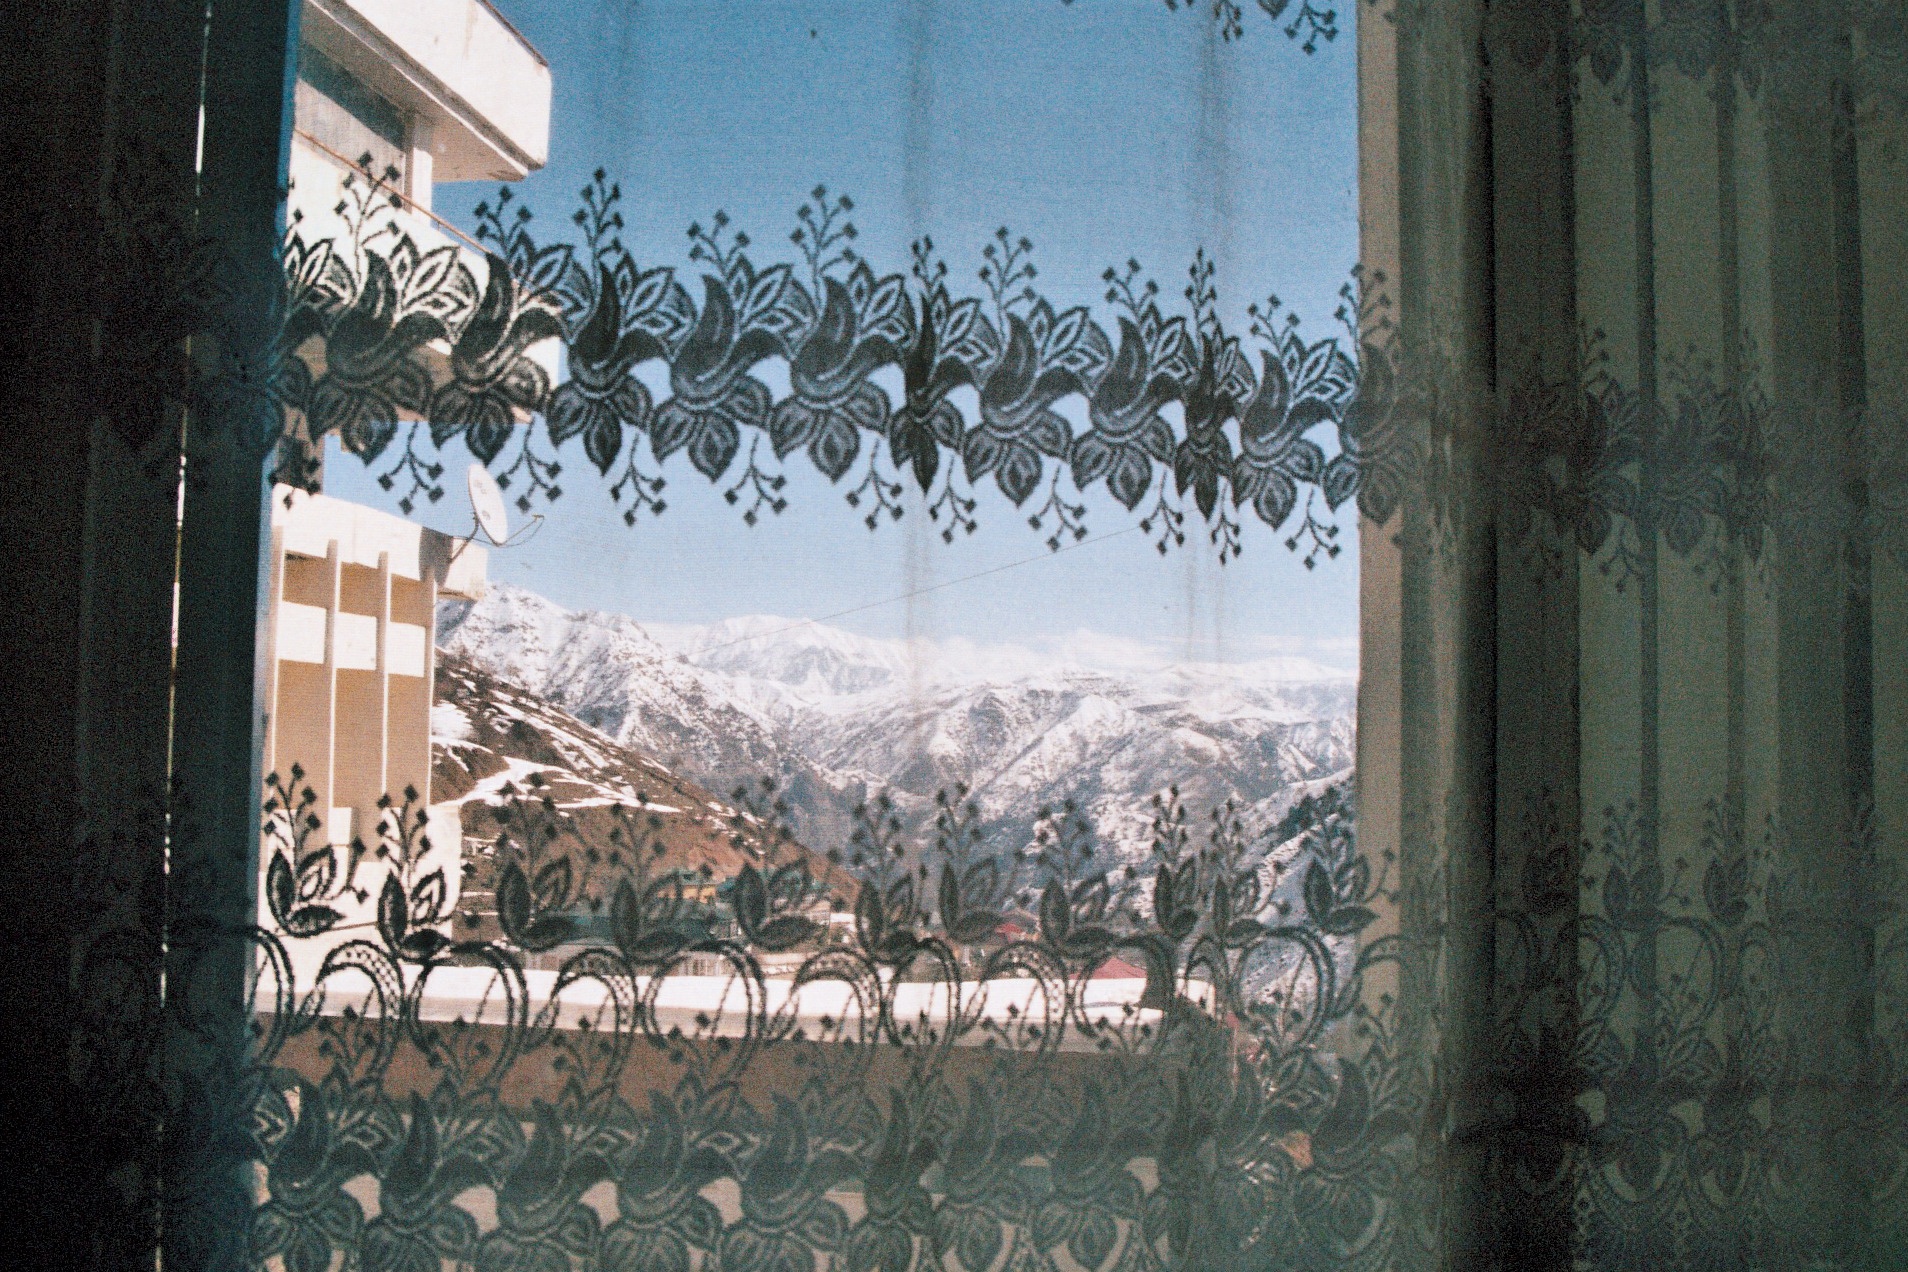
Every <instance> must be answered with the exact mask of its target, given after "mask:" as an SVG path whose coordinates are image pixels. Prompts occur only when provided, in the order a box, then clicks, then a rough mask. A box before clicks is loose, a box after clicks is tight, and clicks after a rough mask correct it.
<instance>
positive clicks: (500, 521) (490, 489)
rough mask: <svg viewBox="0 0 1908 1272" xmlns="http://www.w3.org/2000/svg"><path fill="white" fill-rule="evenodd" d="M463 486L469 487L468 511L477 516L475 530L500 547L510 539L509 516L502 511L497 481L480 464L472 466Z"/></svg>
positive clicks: (502, 502)
mask: <svg viewBox="0 0 1908 1272" xmlns="http://www.w3.org/2000/svg"><path fill="white" fill-rule="evenodd" d="M464 484H465V485H467V486H468V487H470V510H471V511H472V512H473V513H475V514H476V516H477V528H478V529H479V530H482V531H483V532H484V537H485V538H486V539H489V540H490V541H491V542H492V543H494V544H496V545H497V546H498V547H502V546H503V545H504V543H505V541H506V540H508V539H509V538H510V514H509V513H508V512H506V511H505V510H504V498H503V491H501V490H499V489H497V479H496V478H495V477H492V476H491V475H490V470H489V469H488V468H485V467H484V466H483V465H482V464H472V465H471V466H470V471H469V473H467V474H466V475H465V483H464Z"/></svg>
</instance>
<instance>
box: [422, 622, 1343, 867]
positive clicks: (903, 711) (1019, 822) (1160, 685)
mask: <svg viewBox="0 0 1908 1272" xmlns="http://www.w3.org/2000/svg"><path fill="white" fill-rule="evenodd" d="M438 630H439V639H440V641H441V642H442V643H443V645H444V647H445V648H446V649H448V650H450V651H451V652H453V653H455V654H457V655H460V656H462V657H464V658H468V659H470V660H472V661H473V662H475V663H477V664H478V665H481V666H483V667H485V668H486V669H488V670H489V671H490V672H491V673H492V674H494V675H496V676H498V677H500V678H502V679H505V680H508V681H511V682H513V683H515V684H517V685H519V686H522V687H523V688H524V689H526V690H528V691H529V692H530V693H532V694H535V695H538V696H540V697H542V698H544V699H546V700H547V701H549V702H551V703H553V704H555V705H557V706H559V707H561V708H562V709H563V710H564V711H567V712H569V713H570V714H572V715H574V716H576V717H577V718H579V719H581V720H582V721H584V722H585V723H587V724H589V725H591V726H593V727H594V728H596V729H598V730H601V731H602V732H603V733H604V734H607V735H608V736H609V737H610V738H611V739H613V740H615V741H616V742H618V743H619V744H622V745H624V746H627V747H630V748H633V749H635V750H638V751H641V752H643V753H644V754H647V755H649V756H653V757H654V758H655V759H656V760H657V761H659V762H660V763H662V764H664V765H666V766H667V767H668V768H669V769H671V770H672V771H674V772H677V773H680V774H682V775H683V776H685V777H687V778H689V779H691V780H693V781H696V782H698V783H700V784H701V785H703V786H705V787H707V788H709V789H710V790H714V791H718V792H726V791H729V790H732V789H733V788H734V787H735V786H737V785H739V784H742V783H748V782H753V781H756V780H758V779H760V778H761V777H764V776H767V777H772V778H774V779H775V780H776V781H777V783H778V784H779V786H780V787H781V790H782V794H783V798H785V799H786V800H787V801H788V803H789V804H790V806H791V812H792V816H791V821H792V822H793V824H794V826H795V828H796V830H797V832H798V833H799V834H800V835H801V836H802V838H803V840H804V842H806V843H807V844H809V845H810V846H811V847H814V848H817V849H823V850H825V849H826V848H828V847H829V846H840V847H842V848H843V849H844V850H845V849H846V846H847V836H848V834H849V833H850V831H851V829H852V813H853V809H854V808H855V806H856V805H857V804H860V803H861V802H863V801H864V800H866V799H868V798H869V797H870V796H871V795H872V794H873V793H874V792H877V791H883V792H886V793H888V794H889V795H890V796H891V797H892V798H893V800H894V801H895V803H896V805H897V806H898V808H899V810H900V812H901V814H902V816H903V819H904V821H907V822H910V823H914V824H917V825H918V824H922V823H925V822H926V821H927V820H928V819H930V817H931V812H932V808H933V800H934V796H935V794H936V792H938V791H941V790H949V789H952V788H953V787H955V786H956V785H964V786H966V787H968V788H969V789H970V791H971V792H972V798H973V799H974V800H975V801H976V802H977V803H978V804H979V806H980V808H981V811H982V814H983V817H984V818H985V820H986V823H987V827H988V835H989V841H990V843H992V844H993V845H994V846H995V847H996V848H997V849H998V850H1000V851H1003V852H1011V851H1014V850H1017V849H1019V848H1021V847H1024V846H1025V845H1026V844H1027V842H1028V839H1029V837H1030V836H1031V834H1032V831H1033V827H1034V824H1035V821H1036V819H1037V817H1038V815H1039V813H1040V811H1041V810H1042V809H1049V808H1058V807H1060V806H1062V805H1063V804H1064V803H1066V802H1067V801H1072V802H1073V803H1074V804H1075V805H1076V806H1077V807H1078V808H1080V809H1081V810H1083V811H1084V812H1085V813H1086V815H1087V816H1088V817H1089V818H1090V819H1091V820H1092V821H1093V823H1094V825H1095V826H1096V828H1097V829H1098V831H1099V833H1100V835H1101V836H1102V838H1104V839H1106V840H1109V841H1111V842H1112V844H1113V845H1114V846H1115V848H1116V852H1117V854H1118V855H1119V856H1120V857H1123V858H1125V859H1128V860H1136V859H1140V858H1143V857H1144V856H1145V854H1146V852H1147V847H1148V844H1149V842H1150V841H1149V829H1150V825H1151V819H1152V809H1151V800H1152V797H1153V795H1154V794H1155V793H1157V792H1160V791H1163V790H1165V789H1166V788H1167V787H1169V786H1177V787H1178V789H1179V791H1180V795H1181V798H1182V800H1183V801H1184V802H1185V803H1186V805H1187V806H1188V807H1189V809H1191V810H1193V811H1194V812H1195V813H1200V812H1203V811H1204V810H1205V809H1207V808H1209V807H1213V806H1217V805H1219V804H1222V803H1224V802H1225V801H1226V800H1227V799H1231V800H1234V801H1235V802H1236V803H1237V804H1238V805H1239V806H1240V807H1241V808H1242V809H1243V810H1244V812H1245V816H1246V820H1247V822H1248V824H1249V825H1251V824H1254V823H1257V824H1263V825H1269V824H1270V823H1271V822H1272V821H1274V820H1276V818H1277V817H1279V816H1280V815H1281V814H1282V813H1283V812H1284V811H1285V809H1286V808H1287V807H1289V805H1290V804H1291V802H1292V801H1293V799H1295V798H1296V792H1297V790H1298V789H1299V787H1300V786H1301V784H1305V783H1316V782H1319V781H1321V780H1327V779H1331V778H1334V777H1338V776H1342V775H1344V774H1345V773H1347V772H1348V770H1349V769H1350V767H1351V765H1352V756H1353V735H1352V713H1353V705H1354V701H1355V697H1356V682H1355V680H1354V679H1353V678H1352V677H1351V676H1350V675H1348V674H1346V673H1344V672H1341V671H1334V670H1333V669H1330V668H1326V667H1321V666H1319V665H1317V664H1315V663H1311V662H1309V661H1307V660H1304V659H1297V658H1277V659H1269V660H1266V661H1263V662H1250V663H1230V664H1216V663H1203V664H1187V663H1175V662H1171V661H1167V660H1162V659H1160V658H1158V657H1154V656H1149V655H1147V654H1145V652H1144V651H1136V650H1135V649H1133V648H1132V647H1130V646H1128V645H1125V644H1123V643H1121V642H1118V641H1116V640H1110V639H1108V638H1103V637H1093V636H1090V635H1082V636H1080V637H1079V638H1077V639H1073V638H1070V639H1068V640H1066V641H1064V642H1055V647H1053V648H1050V649H1047V650H1044V651H1043V650H1028V649H1022V648H979V647H975V646H972V645H969V644H965V643H962V642H915V643H912V644H908V643H903V642H900V641H883V640H874V639H869V638H866V637H862V636H857V635H854V634H853V633H849V632H845V631H841V630H839V629H836V628H830V627H826V626H822V625H819V624H816V623H811V622H800V621H791V620H788V619H781V618H773V617H746V618H734V619H728V620H725V621H724V622H721V623H717V624H712V625H709V626H705V627H669V626H665V625H661V624H656V625H651V626H645V625H643V624H640V623H638V622H636V621H635V620H633V619H630V618H626V617H621V616H617V615H609V614H598V613H572V612H569V611H566V610H563V609H562V608H560V607H559V606H557V605H555V604H553V603H552V602H550V601H548V600H545V599H543V598H542V597H539V596H536V595H534V594H532V593H529V592H526V591H524V590H522V589H520V588H515V587H510V586H508V585H502V584H499V585H493V586H492V588H491V590H490V593H489V595H487V596H486V597H485V599H484V600H482V601H479V602H475V603H472V602H454V603H447V604H446V605H445V607H444V611H443V613H442V614H440V616H439V624H438Z"/></svg>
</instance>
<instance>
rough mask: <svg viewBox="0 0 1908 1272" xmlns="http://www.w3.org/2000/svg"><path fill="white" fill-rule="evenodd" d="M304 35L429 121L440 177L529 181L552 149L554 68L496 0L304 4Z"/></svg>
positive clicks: (321, 0) (316, 0)
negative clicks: (494, 3)
mask: <svg viewBox="0 0 1908 1272" xmlns="http://www.w3.org/2000/svg"><path fill="white" fill-rule="evenodd" d="M303 23H304V31H303V39H304V41H305V42H306V43H308V44H310V45H311V46H312V47H313V48H315V49H317V50H318V51H319V52H321V53H323V54H325V56H327V57H329V58H331V59H332V60H334V61H336V62H338V63H339V64H340V65H342V66H344V67H345V68H346V69H347V70H349V71H350V72H351V73H352V74H354V75H356V76H357V77H358V78H359V79H361V80H363V81H364V82H365V84H366V85H367V86H368V87H370V88H372V89H374V90H376V91H377V92H379V93H381V94H383V95H384V96H385V97H387V98H389V99H390V100H391V102H392V104H394V105H396V106H397V107H399V108H400V109H403V110H407V111H410V112H412V113H413V114H414V115H415V117H416V118H417V119H419V120H420V121H422V122H424V123H425V124H426V125H428V144H427V146H426V148H427V149H428V150H429V151H430V152H431V156H432V167H433V169H434V171H433V173H432V177H433V180H435V181H520V180H522V179H523V178H524V177H526V176H528V175H529V174H530V173H532V172H534V171H536V170H537V169H538V168H541V167H542V166H543V165H544V162H545V161H546V160H547V159H548V158H549V152H550V67H549V64H548V63H547V62H545V61H544V60H543V56H542V55H541V54H539V53H538V52H537V51H536V49H534V48H532V47H531V45H530V42H529V41H528V40H526V39H524V38H523V36H522V35H521V34H519V33H518V31H517V29H516V28H515V27H513V26H511V25H510V23H509V22H508V21H506V20H505V19H504V17H503V15H502V14H500V13H498V12H497V10H496V9H495V8H493V7H492V6H491V5H490V4H489V3H488V0H304V17H303Z"/></svg>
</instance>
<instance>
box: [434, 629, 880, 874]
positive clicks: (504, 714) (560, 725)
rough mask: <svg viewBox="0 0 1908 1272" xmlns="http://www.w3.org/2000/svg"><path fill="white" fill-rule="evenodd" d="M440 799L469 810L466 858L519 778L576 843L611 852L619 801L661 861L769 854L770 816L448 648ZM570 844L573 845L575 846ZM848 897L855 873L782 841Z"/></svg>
mask: <svg viewBox="0 0 1908 1272" xmlns="http://www.w3.org/2000/svg"><path fill="white" fill-rule="evenodd" d="M431 731H432V734H433V736H432V746H431V753H432V771H431V798H432V801H433V802H434V803H439V804H446V803H448V804H457V805H459V806H460V807H461V810H462V819H463V828H464V835H465V840H466V844H467V846H468V847H469V849H470V850H471V851H470V852H467V859H472V854H473V853H474V855H475V857H476V858H479V859H481V858H483V857H484V856H485V855H486V853H485V849H486V848H487V846H488V845H489V844H490V843H492V842H494V840H495V839H496V837H497V835H498V833H499V830H500V829H501V827H500V824H499V822H498V819H497V816H496V810H498V809H500V808H502V807H503V806H504V805H505V804H506V803H507V802H508V800H509V798H510V789H511V788H514V790H515V791H516V792H518V793H520V794H524V795H530V796H543V795H547V796H548V797H549V798H550V799H551V800H552V801H553V802H554V803H555V806H556V810H557V812H558V815H559V816H560V818H561V820H562V822H563V824H564V825H565V826H566V827H567V828H568V829H569V830H570V831H571V832H572V833H573V835H574V844H575V845H580V846H582V847H584V848H595V849H596V850H597V851H598V852H599V854H601V853H603V852H605V851H606V850H607V848H608V846H609V845H611V844H612V843H615V842H617V841H615V840H612V839H611V837H610V832H611V831H612V830H614V829H617V828H618V827H619V825H622V826H623V827H624V837H623V839H622V841H621V842H623V843H624V844H627V843H628V829H627V825H626V824H624V823H620V822H619V820H618V819H617V817H616V815H615V813H614V810H616V809H618V808H621V809H625V810H629V811H630V812H632V813H634V814H636V816H635V818H634V820H633V823H632V824H634V825H636V826H637V827H638V828H639V829H640V830H641V832H642V833H643V835H644V836H646V838H647V840H648V843H649V846H650V850H651V851H652V853H653V857H652V859H651V869H652V870H654V871H667V870H683V871H687V872H691V873H695V874H705V873H706V874H707V875H709V876H710V877H712V878H715V879H718V880H721V879H728V878H731V877H733V876H734V875H735V874H736V873H737V872H739V871H740V870H741V869H742V867H743V866H744V865H748V864H751V863H753V864H756V865H758V866H759V865H760V864H761V863H762V858H763V855H764V852H765V850H766V847H767V844H766V837H765V835H764V834H763V833H762V831H761V824H760V823H759V822H757V821H755V820H753V819H752V818H750V817H748V816H746V815H744V814H742V813H741V812H739V811H738V809H737V808H736V807H735V806H734V804H733V803H732V802H730V801H728V800H724V799H721V798H718V797H717V796H715V795H713V794H711V793H710V792H709V791H708V790H707V789H705V788H704V787H702V786H700V785H698V784H696V783H695V782H692V781H690V780H688V779H686V778H684V777H682V776H680V775H679V774H676V773H674V772H672V771H671V770H670V769H669V768H668V767H666V766H665V765H663V764H660V763H658V762H657V761H656V760H654V759H653V758H651V757H650V756H648V755H645V754H643V753H642V752H641V751H639V750H636V749H634V748H631V747H628V746H625V745H623V744H621V743H618V742H617V741H615V740H614V739H613V738H610V737H608V736H606V735H604V734H603V733H601V732H599V731H597V730H596V729H593V728H591V727H590V726H589V725H587V724H585V723H584V722H583V721H581V720H578V719H577V718H576V717H574V716H572V715H570V714H569V713H568V712H566V711H563V710H562V709H561V708H558V707H555V706H553V705H552V704H550V703H548V702H546V701H544V700H542V699H541V698H540V697H538V696H537V695H535V694H532V693H530V692H528V691H526V690H524V689H522V688H519V687H517V686H515V685H511V684H509V683H507V682H505V681H502V680H500V679H498V678H497V677H495V676H493V675H491V674H490V673H489V672H487V671H486V670H484V669H483V668H481V667H479V666H477V665H476V664H474V663H472V662H471V661H470V660H468V659H466V658H465V657H463V656H461V655H459V654H456V653H453V652H449V651H443V650H440V651H439V654H438V665H437V695H436V705H435V706H434V707H433V708H432V711H431ZM567 847H569V845H566V848H567ZM779 851H780V853H781V856H782V858H783V859H800V860H804V861H806V862H807V863H808V865H809V869H810V872H811V873H812V874H813V875H815V876H816V877H817V878H818V879H823V880H825V881H826V882H827V883H828V884H829V885H830V887H831V888H833V889H834V890H835V891H836V892H837V893H838V894H839V895H841V896H842V897H843V898H844V899H847V900H852V897H853V881H852V880H851V879H850V878H849V877H848V876H847V875H846V874H845V873H844V872H842V871H841V870H840V869H839V868H838V867H835V866H833V865H831V864H830V863H829V862H828V861H826V860H825V859H824V858H823V857H822V856H821V855H820V854H817V853H813V852H810V851H809V850H808V849H806V848H805V847H802V846H801V845H799V844H792V845H782V846H781V847H780V848H779Z"/></svg>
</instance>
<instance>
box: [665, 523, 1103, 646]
mask: <svg viewBox="0 0 1908 1272" xmlns="http://www.w3.org/2000/svg"><path fill="white" fill-rule="evenodd" d="M1137 529H1139V527H1138V526H1127V527H1126V528H1125V529H1124V530H1109V531H1107V532H1106V533H1105V534H1096V535H1094V536H1093V537H1092V538H1090V539H1082V540H1080V541H1078V542H1077V543H1069V544H1067V545H1066V546H1065V547H1063V548H1055V549H1054V550H1053V551H1051V552H1043V553H1041V554H1040V555H1039V556H1030V557H1025V558H1023V559H1021V560H1019V561H1009V562H1008V563H1007V564H1005V565H997V566H994V567H993V568H992V569H988V570H980V571H977V572H976V573H973V574H963V575H962V576H961V577H960V578H958V579H948V580H947V581H946V582H944V583H936V584H934V585H932V586H931V587H918V588H915V589H914V590H913V591H911V592H903V593H901V594H900V595H899V596H889V597H885V598H883V599H881V600H879V601H869V602H867V603H866V604H863V605H853V606H850V607H849V608H847V609H844V610H836V611H835V612H834V613H832V614H823V615H822V616H821V617H819V618H802V619H797V620H796V621H795V622H792V623H790V624H789V625H788V626H786V627H778V628H776V629H775V630H774V631H768V632H755V633H752V634H750V635H748V636H739V637H737V638H736V639H734V640H725V641H723V642H722V643H721V644H720V645H707V646H704V647H702V648H700V649H697V650H695V651H694V652H695V653H696V654H698V655H701V654H713V653H715V652H716V651H717V650H722V649H728V648H730V647H731V646H734V645H746V644H748V643H749V642H750V641H752V640H769V639H771V638H773V637H776V636H780V635H782V634H784V633H785V632H792V631H794V630H796V629H797V628H800V627H819V626H820V625H821V624H823V623H831V622H833V621H834V620H836V619H838V618H847V617H848V616H849V615H851V614H861V613H865V612H866V611H868V610H871V609H880V608H881V607H882V606H884V605H898V604H900V603H901V602H902V601H911V600H913V599H914V598H915V597H917V596H926V595H927V594H928V593H929V592H939V591H942V590H943V589H946V588H950V587H959V586H960V585H961V584H963V583H972V582H973V581H974V580H976V579H984V578H987V577H989V576H991V575H995V574H1005V573H1006V572H1007V571H1008V570H1018V569H1019V568H1020V567H1021V566H1023V565H1035V564H1038V563H1039V562H1041V561H1051V560H1052V559H1053V558H1054V557H1057V556H1060V555H1061V554H1063V553H1067V552H1074V551H1077V550H1078V549H1080V548H1090V547H1092V546H1093V545H1094V544H1096V543H1105V542H1106V541H1107V540H1108V539H1117V538H1119V537H1120V536H1121V535H1123V534H1132V533H1133V532H1134V531H1135V530H1137ZM658 661H659V662H679V663H683V664H685V665H690V663H689V655H688V654H686V653H683V654H674V655H672V656H671V657H669V658H666V659H659V660H658Z"/></svg>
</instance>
